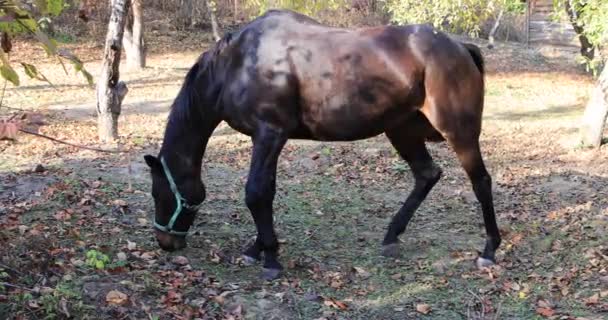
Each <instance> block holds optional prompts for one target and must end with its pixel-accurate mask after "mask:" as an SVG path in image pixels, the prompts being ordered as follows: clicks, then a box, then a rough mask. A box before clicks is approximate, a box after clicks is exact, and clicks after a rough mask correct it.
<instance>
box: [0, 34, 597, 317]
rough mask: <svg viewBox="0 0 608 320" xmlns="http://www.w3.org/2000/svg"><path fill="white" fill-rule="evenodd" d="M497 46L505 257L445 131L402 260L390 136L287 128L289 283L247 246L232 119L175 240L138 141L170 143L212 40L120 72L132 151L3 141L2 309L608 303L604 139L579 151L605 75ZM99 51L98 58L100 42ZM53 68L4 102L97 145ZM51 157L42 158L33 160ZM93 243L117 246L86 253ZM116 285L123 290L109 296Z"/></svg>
mask: <svg viewBox="0 0 608 320" xmlns="http://www.w3.org/2000/svg"><path fill="white" fill-rule="evenodd" d="M497 48H498V49H496V50H492V51H487V52H485V56H486V59H487V65H488V76H487V92H486V112H485V119H484V132H483V136H482V148H483V152H484V155H485V157H486V163H487V165H488V167H489V168H490V171H491V173H492V176H493V179H494V190H495V203H496V210H497V214H498V219H499V225H500V227H501V232H502V234H503V237H504V242H503V245H502V246H501V249H500V250H499V252H498V262H499V265H498V266H497V267H495V268H492V269H490V270H485V271H478V270H476V269H475V268H474V267H473V261H474V258H475V257H476V256H477V252H476V250H480V249H481V248H482V246H483V241H484V232H483V228H482V219H481V213H480V210H479V208H478V204H477V201H476V200H475V197H474V195H473V193H472V191H471V190H470V187H469V183H468V180H467V179H466V177H465V175H464V173H463V172H462V169H461V168H460V166H459V165H458V162H457V160H456V159H455V157H454V155H453V153H452V151H451V150H450V148H449V147H448V146H447V145H445V144H434V145H431V146H430V150H431V153H432V154H433V156H434V157H435V159H436V161H437V163H438V164H440V165H441V166H442V168H443V169H444V173H445V174H444V177H443V178H442V180H441V181H440V182H439V183H438V185H437V186H436V187H435V188H434V189H433V191H432V192H431V194H430V195H429V197H428V198H427V200H426V201H425V202H424V203H423V205H422V206H421V208H420V209H419V210H418V212H417V214H416V215H415V216H414V218H413V220H412V222H411V223H410V226H409V229H408V230H407V231H406V233H405V234H404V235H403V236H402V237H401V238H402V244H401V245H402V250H403V254H402V257H400V258H399V259H387V258H383V257H380V256H379V249H380V242H381V239H382V237H383V236H384V232H385V228H386V226H387V224H388V222H389V220H390V217H391V216H392V215H393V214H394V213H395V212H396V211H397V210H398V208H399V207H400V205H401V204H402V203H403V201H404V200H405V197H406V196H407V193H408V192H409V190H410V188H411V187H412V182H413V180H412V177H411V174H410V173H409V169H408V168H407V166H406V165H405V164H404V162H403V161H401V160H400V159H399V158H398V157H397V155H396V153H395V152H394V150H392V148H391V147H390V144H389V143H388V142H387V141H386V139H385V138H384V137H383V136H380V137H377V138H374V139H370V140H366V141H359V142H354V143H318V142H310V141H290V142H289V143H288V144H287V146H286V148H285V150H284V152H283V154H282V156H281V159H280V163H279V173H278V193H277V197H276V200H275V211H276V215H275V221H276V222H275V224H276V228H277V231H278V233H279V238H280V241H281V243H282V247H281V261H282V262H283V263H284V265H285V267H286V271H285V275H284V277H282V278H281V279H279V280H277V281H274V282H264V281H262V280H260V279H259V277H258V275H259V273H260V266H259V265H257V266H244V265H242V262H241V260H240V252H241V250H242V249H243V248H244V247H245V245H246V244H247V243H248V242H250V241H251V240H252V237H253V236H254V234H255V230H254V225H253V222H252V219H251V217H250V215H249V212H248V210H247V208H246V206H245V205H244V201H243V199H244V194H243V189H244V185H245V179H246V175H247V170H248V166H249V157H250V149H251V142H250V140H249V138H248V137H245V136H243V135H241V134H238V133H236V132H234V131H233V130H232V129H230V128H228V127H227V126H226V125H222V126H221V127H220V128H218V129H217V130H216V132H215V134H214V136H213V138H212V139H211V142H210V145H209V148H208V152H207V157H206V160H205V164H204V174H203V179H204V181H205V183H206V184H207V187H208V192H209V196H208V200H207V201H206V204H205V206H204V208H203V209H202V211H201V212H200V214H199V216H198V217H197V220H196V223H195V226H194V228H193V231H194V234H193V235H191V236H190V237H189V247H188V248H187V249H185V250H183V251H180V252H176V253H166V252H162V251H160V250H159V249H158V247H157V245H156V243H155V241H154V239H153V235H152V229H151V218H152V216H151V212H152V201H151V197H150V196H149V194H148V193H149V188H150V182H149V179H148V176H147V167H146V166H145V164H143V162H142V161H141V157H142V155H143V154H146V153H155V152H156V150H157V149H158V144H159V143H160V139H161V137H162V132H163V129H164V124H165V119H166V114H167V110H168V107H169V105H170V103H171V101H172V99H173V97H174V95H175V94H176V91H177V89H178V88H179V85H180V84H181V81H182V78H183V76H184V74H185V72H186V70H187V69H188V68H189V66H190V65H191V63H192V61H194V59H195V58H196V56H198V54H199V52H198V51H185V52H180V53H165V54H159V55H153V56H151V58H150V60H149V64H150V68H148V69H146V70H144V71H142V72H135V73H125V74H123V75H122V76H123V77H124V78H125V79H126V80H127V82H128V84H129V88H130V92H129V94H128V96H127V98H126V99H125V106H124V114H123V115H122V116H121V120H120V130H121V135H122V139H121V143H120V145H119V147H120V148H122V149H124V150H130V151H131V152H130V153H129V154H122V155H107V154H98V153H94V152H89V151H82V150H78V149H75V148H73V147H68V146H59V145H55V144H52V143H50V142H48V141H42V140H37V139H34V138H32V137H28V136H21V137H20V139H19V141H18V142H16V143H9V142H5V141H3V142H0V150H1V152H2V160H1V161H0V179H2V187H1V188H2V189H1V190H2V194H1V196H0V224H1V225H2V228H0V239H2V240H1V241H2V243H3V244H6V245H3V246H2V248H0V252H1V255H0V257H1V258H0V283H1V285H0V318H15V319H34V318H43V317H47V316H50V317H51V318H53V317H54V318H69V317H73V318H76V319H100V318H104V319H116V318H133V319H145V318H148V319H172V318H175V317H177V316H178V315H179V316H182V317H184V318H196V317H198V318H210V319H215V318H230V317H232V318H241V317H242V318H247V319H316V318H327V319H370V318H371V319H414V318H416V319H418V318H420V319H534V318H543V317H544V316H546V317H557V318H560V317H561V318H564V319H576V318H577V317H578V318H581V319H582V318H586V319H601V318H603V317H605V315H606V312H607V311H608V305H607V303H608V297H607V294H608V293H607V292H606V290H607V284H606V277H607V276H608V273H607V269H608V259H607V256H608V247H606V243H607V240H608V239H607V234H608V194H607V193H606V192H607V190H608V187H607V186H608V163H606V161H605V159H606V157H607V156H608V155H607V152H608V151H607V150H608V149H606V148H605V147H604V148H602V149H600V150H588V149H577V148H575V146H576V135H577V133H576V127H577V121H578V119H579V117H580V115H581V114H582V110H583V106H584V103H585V101H586V96H587V93H588V91H589V89H590V85H591V84H592V82H591V80H590V79H588V78H586V77H584V76H582V75H581V74H580V73H579V72H578V71H576V69H575V68H574V67H572V66H571V65H569V64H564V61H563V60H556V59H553V58H548V57H542V56H540V55H538V54H537V53H535V52H533V51H531V50H528V49H523V48H519V47H514V46H509V45H504V46H500V45H498V46H497ZM83 52H86V50H84V49H83ZM85 60H86V61H90V62H88V64H87V67H89V69H91V70H92V71H93V72H98V70H97V69H96V67H97V66H98V62H97V61H96V60H95V59H94V57H92V58H90V59H88V60H87V59H85ZM41 70H46V72H47V73H49V74H53V75H57V80H56V81H55V85H56V87H58V88H59V89H58V90H59V92H57V91H55V90H53V89H51V88H49V87H48V86H46V85H43V84H40V83H33V82H29V81H27V80H26V81H24V82H25V83H24V85H23V86H22V87H20V88H9V89H8V90H7V97H6V100H5V101H6V102H8V103H9V106H12V107H19V108H23V109H32V110H36V111H37V112H41V113H44V114H45V116H46V119H47V122H48V124H47V125H45V126H43V127H42V128H41V130H42V132H43V133H45V134H49V135H52V136H55V137H59V138H62V139H67V140H70V141H73V142H76V143H80V144H90V143H91V141H94V137H95V133H96V129H95V121H94V94H93V91H92V90H90V89H87V88H86V87H84V86H82V81H80V80H78V79H73V78H71V77H69V76H65V77H64V76H62V75H61V73H60V72H59V69H58V68H57V67H56V66H52V65H44V66H42V67H41ZM53 78H55V77H53ZM4 112H5V111H4ZM36 164H42V165H43V166H44V167H45V169H46V170H45V171H44V172H33V170H32V169H33V168H34V167H35V165H36ZM129 173H130V174H129ZM30 187H31V188H32V190H33V191H34V192H33V193H32V192H30V191H31V190H30V189H29V188H30ZM93 251H94V252H99V253H101V254H103V255H105V256H107V257H108V261H105V262H104V263H103V266H99V267H98V266H95V267H93V266H91V265H87V258H88V257H87V253H89V252H93ZM112 290H114V291H119V292H121V293H123V294H125V295H126V297H127V298H126V299H122V298H120V297H118V298H115V300H111V301H113V303H109V302H108V301H107V296H108V293H109V292H110V291H112ZM123 300H124V301H123ZM424 312H427V314H423V313H424ZM543 315H544V316H543Z"/></svg>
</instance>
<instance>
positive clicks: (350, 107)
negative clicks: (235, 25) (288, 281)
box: [144, 10, 501, 279]
mask: <svg viewBox="0 0 608 320" xmlns="http://www.w3.org/2000/svg"><path fill="white" fill-rule="evenodd" d="M483 99H484V70H483V58H482V56H481V52H480V50H479V49H478V48H477V47H476V46H474V45H471V44H464V43H460V42H457V41H454V40H452V39H451V38H449V37H448V36H447V35H445V34H444V33H442V32H438V31H436V30H434V29H433V28H432V27H430V26H428V25H409V26H385V27H375V28H363V29H353V30H351V29H341V28H332V27H327V26H324V25H322V24H320V23H318V22H316V21H315V20H313V19H311V18H309V17H307V16H304V15H301V14H298V13H295V12H292V11H286V10H273V11H269V12H267V13H265V14H264V15H263V16H260V17H258V18H257V19H255V20H253V21H251V22H250V23H249V24H247V25H245V26H244V27H243V28H242V29H241V30H239V31H238V32H235V33H233V34H228V35H226V36H224V37H223V38H222V39H221V40H219V41H218V42H217V43H216V44H215V46H214V47H213V48H212V49H210V50H209V51H206V52H204V53H203V54H202V55H201V56H200V57H199V58H198V59H197V62H196V63H195V64H194V66H193V67H192V68H191V69H190V71H189V72H188V74H187V76H186V78H185V81H184V83H183V86H182V88H181V89H180V92H179V94H178V95H177V97H176V98H175V101H174V103H173V106H172V109H171V112H170V115H169V119H168V122H167V127H166V130H165V135H164V140H163V143H162V147H161V149H160V152H159V154H158V156H157V157H154V156H151V155H146V156H145V157H144V158H145V160H146V163H147V164H148V166H150V168H151V176H152V196H153V198H154V203H155V221H154V226H155V233H156V238H157V240H158V243H159V245H160V247H162V248H163V249H165V250H169V251H171V250H177V249H181V248H183V247H185V246H186V240H185V236H186V235H187V232H188V229H189V228H190V226H191V225H192V223H193V220H194V218H195V213H196V211H197V209H198V207H199V206H200V205H201V204H202V202H203V201H204V199H205V186H204V184H203V182H202V181H201V163H202V158H203V155H204V153H205V149H206V146H207V142H208V141H209V137H210V136H211V134H212V133H213V131H214V129H215V128H216V127H217V126H218V124H219V123H220V122H221V121H226V122H227V123H228V124H229V125H230V126H231V127H232V128H233V129H235V130H237V131H238V132H241V133H243V134H245V135H248V136H251V138H252V141H253V151H252V157H251V167H250V171H249V176H248V179H247V184H246V196H245V202H246V204H247V207H248V208H249V210H250V211H251V214H252V216H253V219H254V220H255V225H256V227H257V238H256V240H255V242H254V243H253V244H252V245H251V246H250V247H248V248H247V249H246V250H245V251H244V257H245V259H246V260H247V261H248V262H255V261H258V260H260V259H261V258H262V253H263V258H264V272H263V273H262V276H263V277H264V278H269V279H271V278H275V277H277V276H278V275H279V272H280V270H282V266H281V264H280V263H279V261H278V259H277V251H278V246H279V245H278V242H277V236H276V234H275V231H274V227H273V217H272V215H273V199H274V196H275V191H276V170H277V161H278V157H279V154H280V153H281V149H282V148H283V146H284V145H285V143H286V142H287V140H288V139H309V140H318V141H354V140H359V139H366V138H370V137H374V136H377V135H379V134H382V133H385V134H386V135H387V137H388V139H389V141H390V142H391V144H392V145H393V146H394V147H395V149H396V150H397V151H398V153H399V155H400V156H401V157H402V158H403V159H404V160H405V161H407V163H408V164H409V166H410V168H411V170H412V172H413V175H414V177H415V186H414V189H413V190H412V192H411V194H410V195H409V196H408V197H407V199H406V201H405V204H404V205H403V207H401V209H400V210H399V211H398V212H397V214H396V215H395V216H394V217H393V218H392V221H391V222H390V225H389V227H388V231H387V233H386V235H385V237H384V240H383V243H382V244H383V250H382V253H383V254H384V255H387V256H395V255H396V254H398V236H399V235H400V234H401V233H403V232H404V231H405V228H406V226H407V224H408V222H409V221H410V219H411V218H412V216H413V214H414V212H415V211H416V209H417V208H418V207H419V206H420V204H421V202H422V201H423V200H424V199H425V197H426V196H427V194H428V193H429V191H430V190H431V189H432V188H433V186H434V185H435V184H436V183H437V181H438V180H439V178H440V176H441V169H440V168H439V167H438V166H437V165H436V164H435V163H434V162H433V159H432V158H431V156H430V154H429V152H428V150H427V148H426V145H425V143H426V142H427V141H447V143H449V145H450V146H451V147H452V148H453V150H454V151H455V152H456V154H457V156H458V159H459V161H460V163H461V165H462V167H463V168H464V170H465V171H466V173H467V175H468V177H469V178H470V181H471V183H472V186H473V190H474V192H475V195H476V197H477V199H478V200H479V202H480V203H481V208H482V211H483V218H484V223H485V227H486V233H487V240H486V245H485V249H484V250H483V252H482V253H481V256H480V257H479V258H478V259H477V265H478V266H479V267H483V266H488V265H491V264H493V263H494V262H495V252H496V249H497V248H498V246H499V245H500V241H501V240H500V235H499V230H498V226H497V224H496V218H495V214H494V205H493V200H492V188H491V178H490V175H489V174H488V172H487V170H486V168H485V165H484V162H483V160H482V156H481V152H480V147H479V136H480V132H481V118H482V110H483Z"/></svg>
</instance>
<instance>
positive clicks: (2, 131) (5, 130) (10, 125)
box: [0, 121, 19, 140]
mask: <svg viewBox="0 0 608 320" xmlns="http://www.w3.org/2000/svg"><path fill="white" fill-rule="evenodd" d="M17 132H19V124H18V123H17V122H13V121H8V122H5V121H2V122H0V140H2V139H9V140H15V138H17Z"/></svg>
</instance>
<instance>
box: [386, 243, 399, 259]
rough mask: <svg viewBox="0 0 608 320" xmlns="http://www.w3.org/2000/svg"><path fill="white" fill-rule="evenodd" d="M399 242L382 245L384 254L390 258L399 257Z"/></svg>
mask: <svg viewBox="0 0 608 320" xmlns="http://www.w3.org/2000/svg"><path fill="white" fill-rule="evenodd" d="M400 252H401V251H400V250H399V244H398V243H391V244H386V245H384V246H382V255H383V256H385V257H389V258H397V257H398V256H399V253H400Z"/></svg>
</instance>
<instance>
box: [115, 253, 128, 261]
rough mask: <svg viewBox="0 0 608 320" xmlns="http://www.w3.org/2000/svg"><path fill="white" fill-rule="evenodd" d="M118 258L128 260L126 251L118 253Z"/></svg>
mask: <svg viewBox="0 0 608 320" xmlns="http://www.w3.org/2000/svg"><path fill="white" fill-rule="evenodd" d="M116 258H118V260H119V261H127V255H126V254H125V253H124V252H119V253H117V254H116Z"/></svg>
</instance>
